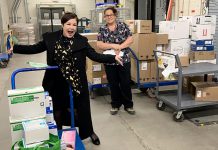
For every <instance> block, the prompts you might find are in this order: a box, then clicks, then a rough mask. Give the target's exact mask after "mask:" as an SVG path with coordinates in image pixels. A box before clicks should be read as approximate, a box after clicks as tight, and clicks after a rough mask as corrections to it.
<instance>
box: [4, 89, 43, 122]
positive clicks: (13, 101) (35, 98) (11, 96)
mask: <svg viewBox="0 0 218 150" xmlns="http://www.w3.org/2000/svg"><path fill="white" fill-rule="evenodd" d="M8 100H9V109H10V122H18V121H22V120H27V119H30V118H43V117H45V116H46V111H45V110H46V109H45V94H44V89H43V87H41V86H40V87H34V88H24V89H15V90H8ZM24 108H25V109H24Z"/></svg>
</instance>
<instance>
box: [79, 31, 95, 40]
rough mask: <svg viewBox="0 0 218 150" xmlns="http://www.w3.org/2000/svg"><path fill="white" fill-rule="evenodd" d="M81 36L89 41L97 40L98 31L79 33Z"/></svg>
mask: <svg viewBox="0 0 218 150" xmlns="http://www.w3.org/2000/svg"><path fill="white" fill-rule="evenodd" d="M81 35H82V36H85V37H86V38H87V39H88V40H89V41H91V40H97V36H98V33H81Z"/></svg>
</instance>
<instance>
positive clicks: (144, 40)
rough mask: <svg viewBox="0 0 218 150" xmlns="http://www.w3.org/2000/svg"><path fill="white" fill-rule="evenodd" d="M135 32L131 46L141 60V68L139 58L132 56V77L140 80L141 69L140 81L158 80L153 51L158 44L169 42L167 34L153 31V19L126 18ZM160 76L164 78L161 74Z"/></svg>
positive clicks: (134, 79)
mask: <svg viewBox="0 0 218 150" xmlns="http://www.w3.org/2000/svg"><path fill="white" fill-rule="evenodd" d="M126 24H127V25H128V26H129V28H130V30H131V31H132V33H133V38H134V42H133V44H132V45H131V46H130V48H131V49H132V50H133V51H134V53H135V54H136V57H137V59H138V60H139V68H137V60H136V59H135V58H134V57H133V56H132V58H131V78H132V80H133V81H134V82H138V81H137V79H138V77H137V71H138V70H139V81H140V83H145V82H154V81H156V69H155V68H156V63H155V61H154V53H153V51H154V50H155V49H156V45H157V44H167V43H168V35H167V34H156V33H153V32H152V21H151V20H126ZM159 78H162V76H161V75H160V76H159Z"/></svg>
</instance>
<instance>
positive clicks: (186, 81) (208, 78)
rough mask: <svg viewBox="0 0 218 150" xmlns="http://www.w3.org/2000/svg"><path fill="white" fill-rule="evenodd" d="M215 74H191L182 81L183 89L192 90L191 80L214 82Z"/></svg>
mask: <svg viewBox="0 0 218 150" xmlns="http://www.w3.org/2000/svg"><path fill="white" fill-rule="evenodd" d="M213 78H214V75H207V76H205V77H204V76H190V77H184V78H183V82H182V89H183V91H186V92H190V90H191V82H212V80H213Z"/></svg>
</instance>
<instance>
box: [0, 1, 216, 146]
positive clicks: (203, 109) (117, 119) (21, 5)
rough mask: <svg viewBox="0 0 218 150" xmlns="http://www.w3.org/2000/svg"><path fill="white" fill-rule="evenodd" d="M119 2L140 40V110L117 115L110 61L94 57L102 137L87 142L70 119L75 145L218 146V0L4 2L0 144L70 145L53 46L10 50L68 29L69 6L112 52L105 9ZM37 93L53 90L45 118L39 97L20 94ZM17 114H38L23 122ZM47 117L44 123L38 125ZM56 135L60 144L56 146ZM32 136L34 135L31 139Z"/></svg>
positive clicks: (89, 70) (134, 81) (134, 63)
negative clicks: (48, 75)
mask: <svg viewBox="0 0 218 150" xmlns="http://www.w3.org/2000/svg"><path fill="white" fill-rule="evenodd" d="M110 6H113V7H115V8H116V9H117V11H118V15H117V16H116V19H117V20H118V21H120V22H124V23H125V24H126V25H127V26H128V28H129V30H130V31H131V33H132V37H133V39H134V41H133V43H132V44H131V45H130V49H131V51H130V63H131V70H130V72H131V91H132V100H133V103H134V110H135V114H134V115H132V114H129V113H128V111H126V110H125V109H124V106H121V108H120V109H119V111H118V113H117V114H115V115H112V114H111V113H110V110H111V90H110V88H109V83H108V81H107V77H106V73H105V69H104V64H102V63H98V62H95V61H92V60H91V59H88V58H87V59H86V74H87V80H88V85H89V96H90V105H91V115H92V123H93V127H94V130H95V132H96V134H97V135H98V136H99V139H100V141H101V144H100V145H95V144H93V142H92V141H91V139H90V138H87V139H84V140H81V139H80V137H79V135H78V132H79V130H78V128H77V127H74V126H73V125H72V126H71V127H72V128H70V127H69V126H65V128H66V129H68V128H70V131H71V130H72V131H76V130H77V131H76V132H74V135H73V136H74V137H73V138H74V141H73V148H72V149H74V150H84V149H85V150H111V149H112V150H218V141H217V137H218V136H217V132H218V125H217V123H218V109H217V108H218V106H217V104H218V102H217V101H218V94H217V92H216V91H217V90H218V83H217V82H218V80H217V73H218V65H217V57H216V56H217V50H216V48H217V43H218V42H217V40H218V38H217V37H218V35H217V34H218V27H217V26H216V22H217V15H218V0H153V1H152V0H83V1H79V0H35V1H31V0H23V1H22V0H1V1H0V31H1V32H0V145H1V148H0V149H2V150H10V149H14V150H19V149H20V148H21V147H22V148H23V149H27V150H28V148H29V149H31V150H32V149H34V148H35V149H36V150H37V149H40V148H45V149H46V148H47V149H54V150H58V149H60V150H62V149H68V148H66V147H67V146H66V145H65V146H64V144H66V143H64V140H63V138H64V137H63V133H64V131H63V132H62V133H61V136H60V132H59V131H58V130H57V126H56V123H55V120H54V117H53V107H52V98H51V97H49V95H48V93H47V92H46V91H44V89H43V88H42V80H43V76H44V73H45V68H47V67H48V68H49V67H52V66H48V65H47V62H46V59H47V57H46V55H47V53H46V52H42V53H38V54H33V55H26V54H16V53H14V54H11V53H8V50H9V49H10V48H11V47H13V46H14V45H34V44H37V43H38V42H39V41H41V40H43V37H42V35H43V34H44V33H47V32H56V31H58V30H60V29H61V28H62V24H61V17H62V15H63V14H64V13H65V12H73V13H76V14H77V16H78V18H79V22H78V25H77V32H78V33H79V34H81V35H82V36H84V37H86V38H87V39H88V43H89V44H90V46H91V47H92V48H94V49H95V51H97V52H98V53H103V51H102V50H101V49H99V47H98V45H97V40H98V38H97V37H98V34H99V28H100V27H102V26H104V25H105V24H106V21H105V20H106V19H105V16H104V10H105V9H106V8H107V7H110ZM19 69H24V70H25V69H26V70H25V72H22V71H20V70H19ZM27 70H28V71H27ZM33 70H35V71H33ZM36 70H39V71H36ZM12 76H14V78H12ZM13 82H14V83H16V88H15V86H14V85H13ZM32 89H33V91H31V90H32ZM34 90H35V91H34ZM31 92H32V93H31ZM19 94H20V95H19ZM28 94H29V95H31V94H33V97H34V96H35V95H34V94H39V95H37V96H39V97H40V96H41V95H40V94H42V95H43V96H44V97H43V112H44V113H45V116H43V117H42V116H40V117H38V116H34V117H32V116H33V114H32V113H36V112H34V111H35V110H37V108H36V107H35V108H34V105H36V104H34V102H36V101H34V100H33V101H28V100H27V99H25V98H27V97H25V98H24V99H22V100H23V101H25V100H26V101H25V102H27V103H23V104H22V106H18V105H21V104H20V103H21V102H20V101H21V100H20V99H21V97H22V96H21V95H23V96H26V95H28ZM46 94H47V95H46ZM31 96H32V95H31ZM50 98H51V99H50ZM46 100H47V101H49V102H46ZM71 100H73V98H72V99H71ZM44 101H45V105H46V106H44ZM13 102H14V103H13ZM29 102H30V103H32V104H29ZM36 103H37V104H40V105H41V103H40V102H36ZM47 103H48V105H49V109H50V110H51V111H48V110H47V108H48V107H47ZM14 104H15V105H14ZM16 104H17V106H16ZM30 105H31V106H30ZM45 109H46V110H45ZM28 111H30V112H28ZM37 111H40V110H37ZM17 114H19V115H20V114H21V115H26V116H31V115H32V116H31V117H29V118H27V117H26V118H25V117H24V118H25V119H20V120H19V119H17V118H16V115H17ZM13 115H14V116H15V117H14V116H13ZM13 117H14V118H16V119H12V118H13ZM19 117H20V116H19ZM48 120H49V121H48ZM50 120H52V121H50ZM31 121H32V122H34V121H35V124H34V123H32V122H31ZM28 122H31V123H32V127H30V129H28V128H27V127H28V126H27V125H28ZM37 123H38V124H37ZM42 123H45V124H43V125H44V128H42V127H41V126H40V127H39V126H37V125H39V124H40V125H42ZM28 130H29V132H28ZM47 132H48V134H46V133H47ZM51 134H54V135H55V137H56V139H55V142H54V141H53V143H55V144H57V145H59V146H57V147H58V148H54V147H55V146H54V144H53V145H52V144H51V143H52V142H51V136H50V135H51ZM46 136H47V137H48V139H47V140H45V139H43V137H46ZM58 136H59V139H58ZM71 136H72V135H71ZM27 138H28V139H27ZM37 138H38V139H37ZM40 138H41V139H43V140H40ZM36 139H37V140H38V141H37V140H36ZM28 140H29V141H34V140H35V142H29V143H30V144H26V143H27V141H28ZM49 142H50V143H49ZM65 142H66V141H65ZM19 143H22V144H21V145H20V144H19ZM69 149H70V148H69Z"/></svg>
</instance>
